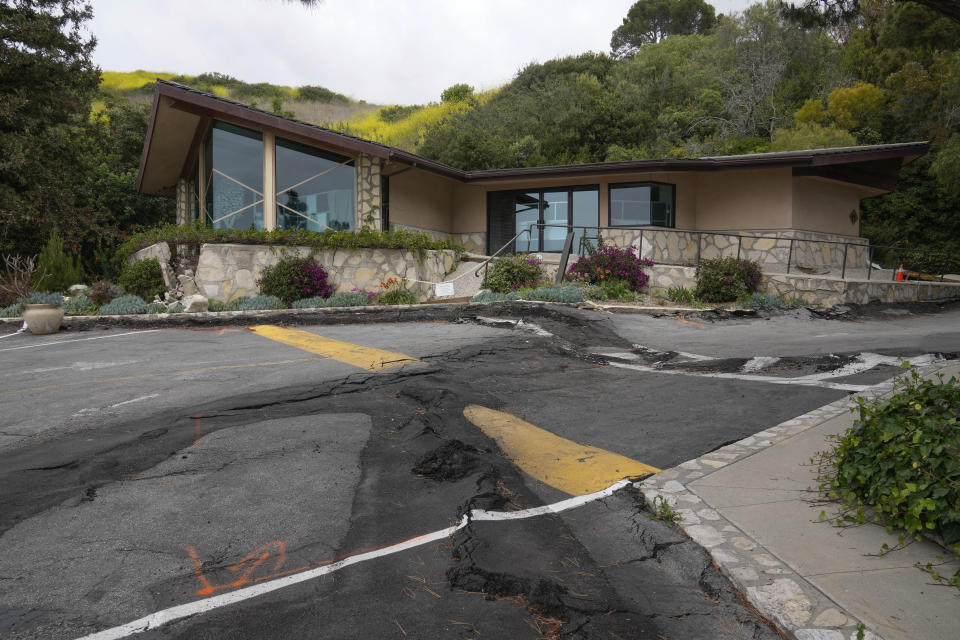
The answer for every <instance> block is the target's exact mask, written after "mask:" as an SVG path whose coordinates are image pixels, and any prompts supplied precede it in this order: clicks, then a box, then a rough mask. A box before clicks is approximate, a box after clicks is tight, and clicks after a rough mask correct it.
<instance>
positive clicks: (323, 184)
mask: <svg viewBox="0 0 960 640" xmlns="http://www.w3.org/2000/svg"><path fill="white" fill-rule="evenodd" d="M276 165H277V229H309V230H310V231H324V230H326V229H336V230H353V228H354V226H355V221H356V197H355V195H354V187H355V184H356V180H355V177H354V168H353V160H352V159H350V158H345V157H342V156H337V155H334V154H331V153H326V152H324V151H320V150H319V149H314V148H312V147H308V146H305V145H302V144H298V143H296V142H291V141H289V140H283V139H281V138H277V142H276Z"/></svg>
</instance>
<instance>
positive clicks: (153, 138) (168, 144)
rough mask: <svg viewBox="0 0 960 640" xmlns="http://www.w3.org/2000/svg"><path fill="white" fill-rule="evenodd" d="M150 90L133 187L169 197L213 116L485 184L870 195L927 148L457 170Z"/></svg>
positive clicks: (189, 92) (225, 105) (171, 86)
mask: <svg viewBox="0 0 960 640" xmlns="http://www.w3.org/2000/svg"><path fill="white" fill-rule="evenodd" d="M156 87H157V88H156V92H155V94H154V99H153V113H152V115H151V117H150V124H149V126H148V129H147V136H146V140H145V142H144V147H143V155H142V157H141V161H140V173H139V175H138V176H137V190H138V191H141V192H143V193H149V194H155V195H172V194H173V193H174V192H175V189H176V184H177V181H178V180H179V179H180V178H181V177H186V176H187V175H188V174H189V172H190V171H191V170H192V168H193V164H192V162H193V159H194V157H195V154H194V150H195V149H196V148H197V147H198V146H199V144H200V142H201V140H202V138H203V135H204V134H205V132H206V130H207V128H208V127H209V123H210V121H211V120H212V119H214V118H216V119H218V120H224V121H227V122H231V123H233V124H237V125H240V126H246V127H249V128H252V129H257V130H260V131H269V132H273V133H274V134H277V135H280V136H283V137H286V138H290V139H293V140H296V141H298V142H303V143H305V144H309V145H313V146H317V147H321V148H324V149H327V150H330V151H334V152H337V153H340V154H341V155H346V156H352V157H356V156H357V155H358V154H360V153H367V154H370V155H372V156H376V157H378V158H381V159H383V160H385V161H387V162H394V163H398V164H401V165H405V166H407V167H413V168H416V169H420V170H424V171H430V172H431V173H435V174H439V175H442V176H445V177H447V178H451V179H454V180H457V181H459V182H463V183H468V184H490V183H497V182H503V181H509V180H519V179H528V180H539V179H549V178H575V177H591V176H603V175H609V176H616V175H622V174H631V173H633V174H635V173H653V172H675V171H729V170H737V169H741V170H742V169H769V168H776V167H781V168H789V169H791V170H792V171H793V175H796V176H816V177H820V178H826V179H830V180H837V181H841V182H846V183H852V184H856V185H859V186H861V187H866V188H867V189H868V190H869V191H870V192H871V193H885V192H888V191H892V190H893V189H894V188H895V187H896V180H897V176H898V174H899V171H900V167H901V166H903V165H904V164H906V163H908V162H911V161H912V160H915V159H916V158H919V157H920V156H922V155H924V154H925V153H927V151H928V150H929V143H927V142H908V143H901V144H884V145H872V146H862V147H842V148H833V149H812V150H807V151H786V152H776V153H754V154H746V155H739V156H714V157H704V158H689V159H675V158H668V159H659V160H637V161H629V162H596V163H589V164H577V165H564V166H553V167H521V168H514V169H491V170H485V171H463V170H461V169H457V168H455V167H451V166H448V165H444V164H441V163H439V162H434V161H433V160H430V159H428V158H424V157H421V156H418V155H416V154H413V153H410V152H407V151H403V150H401V149H395V148H393V147H388V146H386V145H383V144H378V143H375V142H370V141H368V140H362V139H360V138H356V137H354V136H349V135H346V134H343V133H339V132H337V131H332V130H330V129H326V128H324V127H319V126H316V125H312V124H308V123H306V122H300V121H298V120H293V119H290V118H285V117H282V116H278V115H276V114H273V113H269V112H267V111H262V110H260V109H256V108H254V107H249V106H246V105H243V104H239V103H237V102H233V101H231V100H226V99H224V98H218V97H217V96H213V95H210V94H208V93H204V92H202V91H196V90H194V89H190V88H189V87H185V86H183V85H179V84H176V83H171V82H167V81H163V80H158V81H157V85H156Z"/></svg>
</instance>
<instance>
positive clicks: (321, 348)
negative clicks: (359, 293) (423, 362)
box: [252, 324, 420, 371]
mask: <svg viewBox="0 0 960 640" xmlns="http://www.w3.org/2000/svg"><path fill="white" fill-rule="evenodd" d="M252 330H253V332H254V333H255V334H257V335H258V336H263V337H264V338H270V339H271V340H276V341H277V342H282V343H283V344H288V345H290V346H291V347H296V348H297V349H303V350H304V351H308V352H310V353H315V354H317V355H319V356H324V357H326V358H330V359H331V360H336V361H338V362H344V363H346V364H352V365H353V366H355V367H360V368H361V369H366V370H367V371H381V370H383V369H389V368H391V367H398V366H400V365H402V364H411V363H419V362H420V361H419V360H417V359H416V358H411V357H410V356H405V355H403V354H402V353H394V352H393V351H384V350H383V349H374V348H373V347H364V346H361V345H359V344H353V343H350V342H341V341H340V340H333V339H331V338H324V337H323V336H318V335H317V334H315V333H310V332H309V331H301V330H299V329H284V328H283V327H275V326H272V325H267V324H264V325H258V326H256V327H253V328H252Z"/></svg>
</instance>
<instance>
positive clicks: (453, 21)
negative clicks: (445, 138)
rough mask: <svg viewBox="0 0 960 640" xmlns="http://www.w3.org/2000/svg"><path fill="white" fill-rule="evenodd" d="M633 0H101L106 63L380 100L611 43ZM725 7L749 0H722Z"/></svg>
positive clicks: (433, 93)
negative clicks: (309, 1)
mask: <svg viewBox="0 0 960 640" xmlns="http://www.w3.org/2000/svg"><path fill="white" fill-rule="evenodd" d="M631 4H633V0H401V1H399V2H397V1H392V2H391V1H387V0H325V1H324V2H323V3H322V4H320V5H319V6H316V7H313V8H306V7H303V6H302V5H301V4H300V3H299V2H295V1H293V2H284V1H283V0H93V10H94V14H95V15H94V18H93V21H92V22H91V24H90V31H92V32H93V34H94V35H95V36H96V37H97V48H96V51H95V52H94V60H95V62H96V63H97V64H98V65H100V68H101V69H103V70H105V71H133V70H135V69H146V70H150V71H171V72H175V73H183V74H189V75H195V74H198V73H202V72H204V71H219V72H220V73H226V74H228V75H231V76H234V77H236V78H239V79H241V80H244V81H246V82H271V83H274V84H286V85H292V86H299V85H305V84H311V85H320V86H324V87H327V88H328V89H332V90H333V91H337V92H340V93H344V94H346V95H348V96H351V97H352V98H355V99H357V100H361V99H362V100H366V101H368V102H373V103H378V104H392V103H399V104H415V103H425V102H429V101H437V100H439V98H440V92H441V91H443V90H444V89H445V88H447V87H449V86H450V85H452V84H456V83H458V82H466V83H468V84H471V85H473V86H474V87H476V88H477V89H488V88H492V87H496V86H499V85H502V84H504V83H505V82H508V81H509V80H510V79H511V78H512V77H513V76H514V74H516V72H517V71H518V70H520V69H521V68H522V67H524V66H525V65H526V64H528V63H530V62H543V61H545V60H549V59H550V58H555V57H557V56H565V55H572V54H578V53H582V52H584V51H589V50H592V51H607V50H608V49H609V47H610V34H611V33H612V32H613V30H614V29H615V28H616V27H617V26H619V24H620V22H621V20H622V19H623V17H624V16H625V15H626V13H627V10H628V9H629V8H630V6H631ZM712 4H713V5H714V7H716V9H717V12H718V13H731V12H734V11H740V10H742V9H743V8H745V7H747V6H749V5H750V4H752V1H751V0H716V1H715V2H713V3H712Z"/></svg>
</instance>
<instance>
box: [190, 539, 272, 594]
mask: <svg viewBox="0 0 960 640" xmlns="http://www.w3.org/2000/svg"><path fill="white" fill-rule="evenodd" d="M269 549H274V550H275V553H274V554H271V553H270V551H269ZM187 553H188V554H190V559H191V560H192V561H193V572H194V573H195V574H196V575H197V578H198V579H199V580H200V584H202V585H203V588H202V589H199V590H198V591H197V595H198V596H206V595H210V594H211V593H213V592H214V591H219V590H220V589H233V588H236V587H242V586H243V585H245V584H250V583H251V582H259V581H260V580H263V579H266V578H271V577H275V576H277V575H283V574H278V573H276V572H277V571H279V570H280V568H281V567H282V566H283V564H284V563H285V562H286V561H287V549H286V546H285V545H284V544H283V542H281V541H280V540H274V541H273V542H268V543H267V544H264V545H261V546H259V547H257V548H256V549H254V550H253V551H251V552H250V553H248V554H247V555H246V556H244V558H243V559H242V560H241V561H240V562H238V563H237V564H235V565H233V566H232V567H227V569H229V570H230V571H233V572H234V573H236V572H238V571H243V573H241V574H240V577H239V578H237V579H236V580H234V581H233V582H228V583H227V584H218V585H213V584H210V581H209V580H208V579H207V576H206V575H204V572H203V566H202V565H201V563H200V558H198V557H197V550H196V549H194V548H193V547H187ZM271 555H275V556H276V560H275V561H274V563H273V571H274V573H272V574H270V575H267V576H261V577H259V578H251V577H250V576H251V575H253V572H254V571H256V570H257V567H259V566H260V565H261V564H263V563H264V562H266V561H267V559H268V558H270V556H271Z"/></svg>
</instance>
